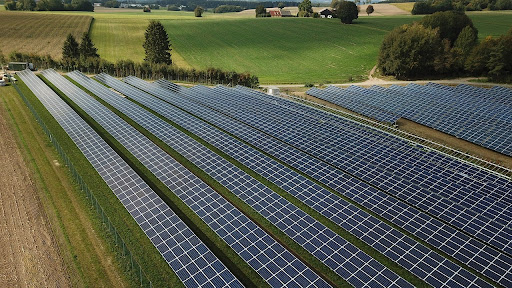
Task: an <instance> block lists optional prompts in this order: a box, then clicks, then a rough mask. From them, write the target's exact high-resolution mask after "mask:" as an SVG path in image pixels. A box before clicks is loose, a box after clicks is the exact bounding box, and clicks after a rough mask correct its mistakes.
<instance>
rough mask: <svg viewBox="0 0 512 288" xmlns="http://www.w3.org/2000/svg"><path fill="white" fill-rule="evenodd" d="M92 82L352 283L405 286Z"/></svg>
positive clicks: (135, 93)
mask: <svg viewBox="0 0 512 288" xmlns="http://www.w3.org/2000/svg"><path fill="white" fill-rule="evenodd" d="M100 76H101V77H98V78H100V79H102V81H103V82H104V83H105V84H107V85H109V86H111V87H112V88H114V89H116V90H118V91H119V92H121V93H123V94H124V95H126V96H127V97H130V98H132V99H134V100H137V101H138V102H140V103H141V104H144V105H146V106H148V107H150V108H153V109H155V108H158V109H159V111H160V112H162V111H165V110H166V109H167V108H174V107H172V106H170V105H169V104H167V103H165V102H163V101H161V100H159V99H156V98H154V97H152V96H150V95H148V94H146V93H144V92H142V91H140V90H138V89H135V88H133V87H131V86H129V85H128V84H125V83H122V82H120V81H118V80H116V79H114V78H112V77H110V76H106V75H100ZM84 82H85V80H84ZM88 82H90V81H88ZM84 84H85V83H84ZM95 86H97V87H96V88H97V89H94V90H95V91H96V92H97V93H98V95H102V99H103V100H105V101H107V102H108V103H109V104H110V105H112V106H113V107H115V108H116V109H118V110H119V111H121V112H122V113H124V114H125V115H127V116H128V117H130V118H131V119H133V120H134V121H136V122H137V123H138V124H139V125H141V126H142V127H144V128H145V129H147V130H148V131H149V132H151V133H153V134H154V135H155V136H157V137H159V138H160V139H161V140H162V141H164V142H165V143H166V144H168V145H169V146H170V147H171V148H173V149H174V150H176V151H177V152H178V153H180V154H181V155H183V156H185V157H186V158H187V159H188V160H190V161H191V162H192V163H194V164H195V165H197V166H198V167H199V168H201V169H202V170H203V171H205V172H206V173H208V174H209V175H210V176H211V177H212V178H214V179H215V180H217V181H218V182H219V183H221V184H222V185H223V186H225V187H226V188H228V189H229V190H230V191H231V192H232V193H233V194H235V195H236V196H237V197H239V198H240V199H242V200H244V202H246V203H247V204H248V205H250V206H251V207H252V208H253V209H255V210H256V211H257V212H258V213H260V214H261V215H262V216H264V217H265V218H266V219H267V220H269V221H270V222H271V223H273V224H274V225H276V226H277V227H278V228H280V229H281V230H282V231H283V232H285V233H286V234H287V235H288V236H289V237H290V238H292V239H293V240H295V241H296V242H297V243H298V244H299V245H301V246H302V247H304V249H306V250H307V251H309V252H310V253H311V254H313V255H314V256H316V257H317V258H318V259H319V260H320V261H322V262H323V263H324V264H325V265H326V266H328V267H329V268H331V269H332V270H333V271H335V272H336V273H338V274H339V275H340V276H341V277H343V278H345V279H346V280H347V281H348V282H349V283H351V284H352V285H354V286H367V285H369V286H373V287H389V286H395V287H402V286H409V284H408V283H407V282H406V281H405V280H403V279H401V278H399V277H398V276H397V275H396V274H394V273H393V272H392V271H390V270H388V269H387V268H385V267H384V266H383V265H382V264H380V263H378V262H377V261H375V260H374V259H372V258H371V257H369V256H368V255H366V254H365V253H363V252H362V251H360V250H359V249H358V248H356V247H355V246H353V245H352V244H350V243H349V242H347V241H346V240H344V239H343V238H341V237H340V236H339V235H337V234H335V233H334V232H333V231H331V230H330V229H328V228H327V227H325V226H324V225H323V224H321V223H319V222H318V221H316V220H315V219H314V218H312V217H311V216H309V215H308V214H306V213H304V212H303V211H301V210H300V209H298V208H297V207H296V206H294V205H293V204H291V203H290V202H288V201H287V200H286V199H284V198H282V197H281V196H279V195H278V194H277V193H275V192H274V191H273V190H272V189H270V188H268V187H267V186H265V185H262V184H261V183H260V182H258V181H257V180H256V179H254V178H252V177H251V176H250V175H248V174H246V173H245V172H244V171H242V170H241V169H239V168H238V167H236V166H235V165H233V164H232V163H230V162H228V161H226V160H225V159H224V158H222V157H221V156H219V155H217V154H215V153H213V152H212V151H210V150H209V149H208V148H206V147H204V146H202V145H201V144H200V143H198V142H196V141H195V140H193V139H192V138H190V137H188V136H187V135H185V134H184V133H182V132H180V131H179V130H178V129H176V128H174V127H173V126H172V125H170V124H168V123H167V122H165V121H163V120H161V119H160V118H158V117H157V116H155V115H153V114H151V113H150V112H148V111H146V110H145V109H143V108H141V107H139V106H138V105H136V104H135V103H132V102H131V101H129V100H127V99H122V98H120V97H118V96H117V95H116V94H115V93H110V95H109V96H107V91H104V92H103V93H101V92H100V90H101V89H102V90H106V88H103V87H101V85H100V84H97V85H95ZM174 110H175V111H174V112H176V113H181V114H186V113H184V112H182V111H179V109H176V108H174ZM174 112H171V113H174ZM348 251H350V253H349V254H347V252H348ZM354 267H357V269H356V270H355V271H352V270H353V269H354ZM378 281H381V282H382V283H379V282H378ZM470 282H471V281H469V283H470Z"/></svg>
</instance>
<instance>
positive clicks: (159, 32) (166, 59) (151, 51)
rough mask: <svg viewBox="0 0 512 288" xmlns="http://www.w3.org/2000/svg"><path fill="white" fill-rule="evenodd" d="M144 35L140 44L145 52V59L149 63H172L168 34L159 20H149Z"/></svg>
mask: <svg viewBox="0 0 512 288" xmlns="http://www.w3.org/2000/svg"><path fill="white" fill-rule="evenodd" d="M144 37H145V41H144V44H143V45H142V46H143V47H144V50H145V52H146V58H144V60H145V61H147V62H149V63H165V64H171V63H172V61H171V53H170V51H171V48H170V46H171V44H170V43H169V36H168V35H167V32H166V31H165V29H164V26H163V25H162V23H160V21H155V20H151V22H149V25H148V28H147V29H146V32H145V33H144Z"/></svg>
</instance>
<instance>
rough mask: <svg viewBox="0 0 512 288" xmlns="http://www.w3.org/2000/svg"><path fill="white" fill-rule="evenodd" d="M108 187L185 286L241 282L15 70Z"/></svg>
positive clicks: (92, 135) (65, 110)
mask: <svg viewBox="0 0 512 288" xmlns="http://www.w3.org/2000/svg"><path fill="white" fill-rule="evenodd" d="M17 75H18V76H20V78H21V79H22V80H23V81H24V82H25V84H26V85H27V86H28V87H29V88H30V90H32V92H33V93H34V94H35V95H36V97H37V98H38V99H39V100H40V101H41V103H42V104H43V105H44V106H45V107H46V109H48V111H49V112H50V113H51V114H52V116H53V117H54V118H55V120H57V122H58V123H59V124H60V125H61V126H62V128H63V129H64V131H66V133H67V134H68V135H69V137H70V138H71V140H73V142H74V143H75V144H76V145H77V147H78V148H79V149H80V151H82V153H83V154H84V155H85V157H86V158H87V160H88V161H89V162H90V163H91V164H92V166H93V167H94V169H96V171H97V172H98V173H99V174H100V176H101V177H102V179H103V180H104V181H105V182H106V183H107V185H108V186H109V187H110V189H112V192H113V193H114V194H115V195H116V196H117V198H118V199H119V200H120V201H121V203H122V204H123V205H124V207H125V208H126V209H127V210H128V212H129V213H130V214H131V215H132V217H133V218H134V219H135V221H136V222H137V224H138V225H139V226H140V227H141V229H142V230H143V231H144V233H145V234H146V235H147V237H148V238H149V239H150V240H151V242H152V243H153V245H155V247H156V248H157V249H158V251H159V252H160V253H161V254H162V256H163V258H164V259H165V260H166V262H167V263H168V264H169V266H170V267H171V268H172V269H173V270H174V272H175V273H176V274H177V275H178V277H179V278H180V280H182V281H183V283H184V284H185V286H186V287H198V286H204V287H207V286H210V287H220V286H229V287H243V286H242V284H241V283H240V282H239V281H238V280H237V279H236V278H235V277H234V276H233V274H231V272H230V271H229V270H227V269H226V267H225V266H224V264H222V262H220V261H219V260H218V259H217V257H215V255H213V253H212V252H211V251H210V250H209V249H208V247H206V246H205V245H204V244H203V243H202V242H201V240H200V239H199V238H197V236H196V235H195V234H194V233H193V232H192V231H191V230H190V229H189V228H188V227H187V226H186V225H185V224H184V223H183V222H182V221H181V219H180V218H178V216H176V214H175V213H174V212H173V211H172V210H171V209H170V208H169V207H168V206H167V204H165V203H164V202H163V201H162V200H161V199H160V198H159V197H158V195H157V194H156V193H155V192H154V191H153V190H151V188H150V187H149V186H148V185H147V184H146V182H144V180H142V178H140V177H139V175H137V174H136V173H135V172H134V171H133V170H132V169H131V168H130V166H128V164H127V163H126V162H125V161H124V160H123V159H121V157H120V156H119V155H118V154H117V153H116V152H115V151H114V150H113V149H112V148H111V147H110V146H108V144H107V143H105V141H103V139H102V138H101V137H100V136H99V135H98V134H97V133H96V132H95V131H94V130H93V129H92V128H91V127H90V126H89V125H87V124H86V123H85V121H83V120H82V119H81V118H80V116H78V114H76V113H75V112H74V111H73V109H71V108H70V107H69V106H68V105H67V104H65V103H64V101H62V100H61V99H60V98H59V97H58V96H57V95H56V94H55V93H54V92H53V91H52V90H51V89H50V88H49V87H48V86H46V85H45V84H44V83H43V82H42V81H41V80H40V79H39V78H37V77H36V76H35V75H34V74H33V73H32V72H31V71H29V70H25V71H22V72H18V73H17Z"/></svg>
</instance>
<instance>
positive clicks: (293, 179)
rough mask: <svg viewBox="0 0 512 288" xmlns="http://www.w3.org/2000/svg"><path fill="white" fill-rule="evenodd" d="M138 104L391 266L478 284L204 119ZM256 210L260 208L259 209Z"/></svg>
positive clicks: (143, 85) (152, 103)
mask: <svg viewBox="0 0 512 288" xmlns="http://www.w3.org/2000/svg"><path fill="white" fill-rule="evenodd" d="M125 82H127V83H130V84H132V85H134V86H135V87H138V88H140V89H142V90H145V91H147V92H148V93H151V94H153V95H156V96H159V97H162V98H166V99H169V98H171V97H173V95H172V93H171V92H170V91H167V90H164V89H162V88H160V87H156V86H155V85H150V84H148V83H147V82H145V81H142V80H140V79H138V78H136V77H128V78H125ZM124 94H126V93H124ZM134 100H136V101H138V102H139V103H141V104H143V105H145V106H147V107H148V108H151V109H152V110H154V111H156V112H158V113H160V114H161V115H162V116H164V117H167V118H168V119H169V120H171V121H173V122H175V123H177V124H178V125H180V126H182V127H183V128H185V129H187V130H188V131H190V132H192V133H194V134H195V135H197V136H199V137H201V138H203V139H204V140H205V141H207V142H209V143H210V144H212V145H214V146H215V147H217V148H219V149H220V150H222V151H223V152H225V153H226V154H228V155H230V156H232V157H233V158H234V159H236V160H238V161H239V162H241V163H242V164H244V165H245V166H246V167H248V168H250V169H252V170H253V171H255V172H257V173H259V174H260V175H262V176H264V177H265V178H267V179H268V180H270V181H272V182H274V183H275V184H276V185H277V186H279V187H281V188H283V189H284V190H286V191H287V192H289V193H290V194H292V195H293V196H295V197H296V198H298V199H300V200H301V201H302V202H304V203H306V204H307V205H309V206H310V207H312V208H313V209H315V210H316V211H318V212H319V213H321V214H322V215H324V216H325V217H327V218H329V219H331V220H332V221H333V222H334V223H336V224H337V225H339V226H340V227H343V228H345V229H346V230H348V231H350V232H351V233H352V234H354V235H355V236H357V237H359V238H360V239H362V240H363V241H364V242H366V243H367V244H369V245H371V246H372V247H374V248H375V249H377V250H378V251H380V252H381V253H383V254H384V255H386V256H388V257H389V258H390V259H391V260H394V261H396V262H397V263H398V264H400V265H402V266H403V267H405V268H406V269H408V270H410V271H412V272H413V273H414V274H416V276H418V277H419V278H421V279H423V280H425V281H426V282H427V283H429V284H431V285H432V286H434V287H438V286H440V285H443V284H440V283H445V282H448V281H439V280H438V279H436V278H435V277H431V276H430V275H431V274H432V273H434V274H435V273H440V275H445V277H447V278H446V279H449V278H452V276H450V274H451V275H459V274H464V275H463V276H460V275H459V277H460V278H459V279H464V278H465V280H464V281H465V283H464V286H467V285H469V283H470V282H471V281H473V280H476V279H478V278H477V277H475V276H474V275H471V274H470V273H469V272H467V271H465V270H461V269H460V267H457V265H455V264H453V263H450V262H449V261H447V260H446V259H445V258H443V257H442V256H440V255H438V254H437V253H435V252H433V251H431V250H429V249H428V248H427V247H425V246H423V245H421V244H419V243H417V242H416V241H414V240H412V239H411V238H409V237H407V236H405V235H404V234H402V233H400V232H398V231H396V230H394V229H392V228H391V227H390V226H388V225H387V224H385V223H383V222H382V221H380V220H378V219H377V218H375V217H373V216H371V215H369V214H368V213H366V212H364V211H362V210H359V209H358V208H357V207H356V206H354V205H351V204H350V203H348V202H346V201H344V200H343V199H341V198H340V197H338V196H336V195H334V194H332V193H330V192H329V191H327V190H326V189H324V188H322V187H321V186H319V185H316V184H315V183H313V182H312V181H311V180H308V179H307V178H305V177H304V176H302V175H300V174H298V173H295V172H293V171H292V170H291V169H290V168H287V167H286V166H284V165H282V164H279V163H278V162H276V161H275V160H272V159H271V158H270V157H268V156H265V155H264V154H262V153H260V152H259V151H257V150H255V149H253V148H251V147H250V146H248V145H245V144H243V143H241V142H239V141H238V140H236V139H235V138H233V137H231V136H229V135H227V134H225V133H223V132H221V131H220V130H218V129H216V128H214V127H213V126H211V125H208V124H207V123H205V122H203V121H201V120H200V119H198V118H196V117H194V116H192V115H190V114H188V113H185V112H183V111H181V110H180V109H178V108H175V107H173V106H171V105H169V104H166V103H165V102H162V101H158V100H153V99H151V98H149V99H148V98H147V97H146V99H144V97H134ZM180 100H183V99H180ZM180 106H181V107H182V108H183V107H185V106H184V105H180ZM195 106H197V105H195ZM195 112H197V111H194V113H195ZM257 205H262V204H261V203H257ZM284 210H286V209H284ZM282 222H283V221H282ZM282 222H281V223H282ZM284 222H285V223H283V224H282V226H279V227H280V228H282V229H285V231H286V230H292V228H291V227H293V225H294V222H293V221H286V220H285V221H284ZM306 239H307V238H306ZM448 267H449V268H448ZM441 271H442V272H441ZM446 279H445V280H446ZM480 285H483V284H482V283H479V284H478V285H477V286H480Z"/></svg>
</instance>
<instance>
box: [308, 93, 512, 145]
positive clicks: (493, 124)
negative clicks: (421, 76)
mask: <svg viewBox="0 0 512 288" xmlns="http://www.w3.org/2000/svg"><path fill="white" fill-rule="evenodd" d="M306 93H307V94H309V95H312V96H315V97H317V98H320V99H323V100H326V101H329V102H331V103H335V104H338V105H340V106H343V107H347V108H349V109H351V110H353V111H355V112H358V113H361V114H364V115H367V116H369V117H372V116H373V114H372V112H373V113H375V112H374V111H382V112H385V113H392V114H396V115H399V116H402V117H405V118H408V119H410V120H413V121H416V122H418V123H421V124H423V125H427V126H430V127H432V128H434V129H437V130H440V131H443V132H445V133H448V134H451V135H454V136H457V137H459V138H462V139H465V140H468V141H470V142H473V143H475V144H478V145H481V146H484V147H487V148H490V149H493V150H495V151H498V152H501V153H503V154H506V155H512V135H511V134H510V133H508V131H510V130H512V104H510V100H508V101H507V100H506V99H507V97H506V96H507V95H508V96H509V97H508V99H510V98H511V97H510V95H512V90H510V89H507V88H504V87H499V88H493V89H483V88H476V87H471V86H469V85H459V86H457V87H456V88H453V87H448V86H443V85H440V84H434V83H429V84H427V85H424V86H421V85H417V84H410V85H408V86H407V87H405V88H400V87H399V86H394V87H392V88H391V89H385V88H377V87H372V88H370V89H365V88H361V87H357V86H351V87H349V88H348V89H340V88H336V87H334V86H329V87H328V88H326V89H323V90H319V89H316V88H312V89H310V90H308V91H307V92H306ZM354 103H357V105H355V104H354ZM365 107H372V109H364V108H365ZM377 120H381V119H377Z"/></svg>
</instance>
